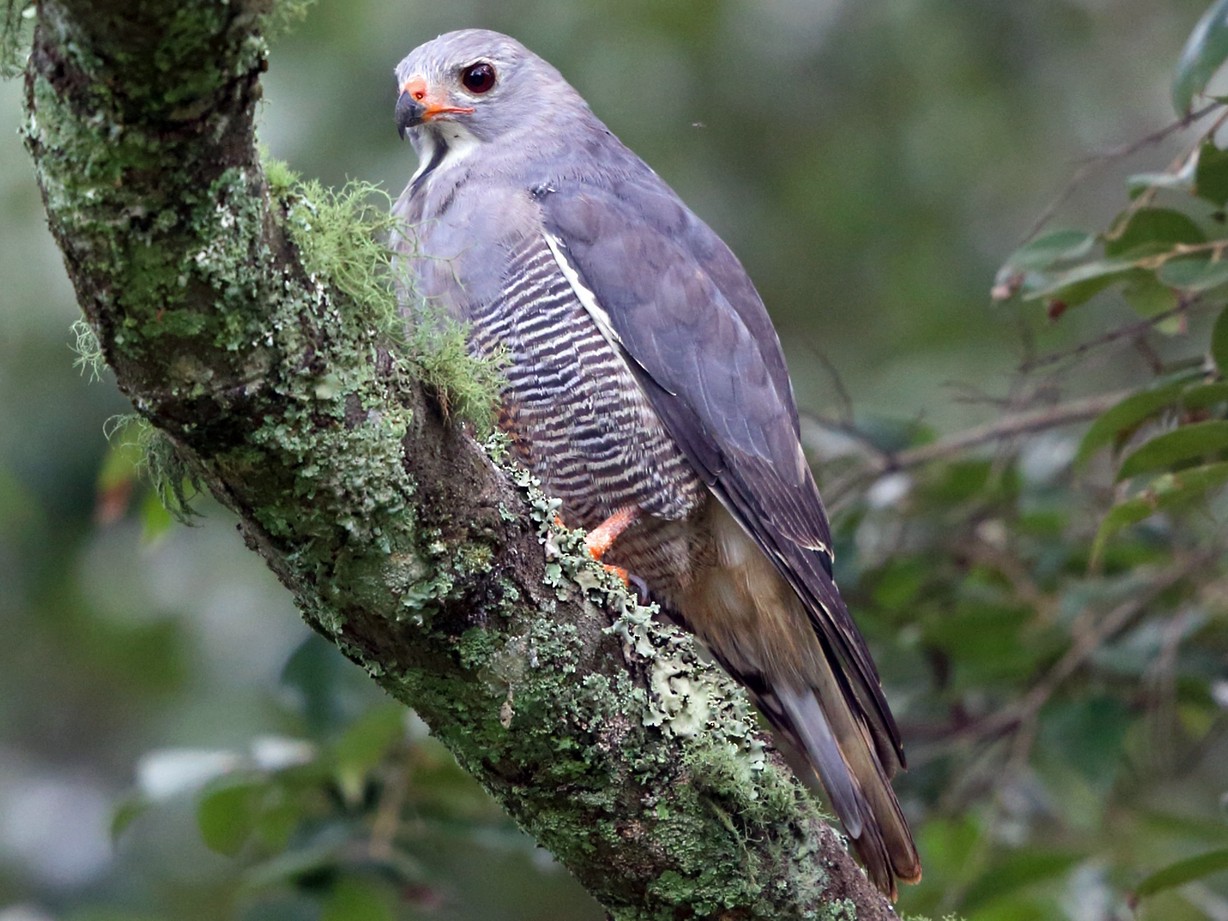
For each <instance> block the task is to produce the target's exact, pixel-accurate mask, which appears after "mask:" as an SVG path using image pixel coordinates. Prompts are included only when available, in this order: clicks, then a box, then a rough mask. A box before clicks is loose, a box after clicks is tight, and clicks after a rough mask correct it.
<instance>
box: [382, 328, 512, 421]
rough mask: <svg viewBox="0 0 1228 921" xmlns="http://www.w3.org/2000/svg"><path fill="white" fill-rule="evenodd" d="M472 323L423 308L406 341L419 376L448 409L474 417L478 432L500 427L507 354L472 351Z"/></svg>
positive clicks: (449, 411) (466, 418)
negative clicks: (498, 417)
mask: <svg viewBox="0 0 1228 921" xmlns="http://www.w3.org/2000/svg"><path fill="white" fill-rule="evenodd" d="M468 341H469V330H468V327H466V326H465V325H463V324H461V323H457V322H456V321H455V320H453V319H452V318H450V317H447V316H444V315H442V314H438V313H428V312H426V311H420V312H419V314H418V315H417V316H416V317H415V322H414V324H413V328H412V329H411V330H410V331H409V334H408V339H407V341H406V347H407V352H408V355H409V357H410V359H411V360H412V361H413V362H414V365H415V366H416V367H417V370H418V377H419V379H420V380H421V381H422V383H424V384H425V385H426V386H427V387H429V388H431V390H432V391H433V392H434V393H435V394H436V395H437V397H438V400H439V405H440V408H441V409H442V410H443V412H444V413H445V414H446V415H449V416H455V417H458V418H460V419H465V420H467V421H469V422H471V423H473V426H474V428H475V429H476V430H477V434H478V437H479V438H486V437H488V436H489V435H490V434H491V433H492V432H493V431H494V428H495V407H496V406H497V405H498V402H499V393H500V392H501V391H502V390H503V385H504V382H505V381H504V376H503V371H502V369H503V366H504V364H505V360H504V358H503V357H502V356H501V355H500V356H496V357H494V358H479V357H476V356H474V355H471V354H470V353H469V349H468Z"/></svg>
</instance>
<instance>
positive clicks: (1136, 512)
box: [1091, 463, 1228, 566]
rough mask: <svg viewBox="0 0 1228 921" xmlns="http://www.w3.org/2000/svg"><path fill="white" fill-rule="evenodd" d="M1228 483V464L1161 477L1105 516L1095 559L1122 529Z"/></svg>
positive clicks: (1095, 560) (1095, 543)
mask: <svg viewBox="0 0 1228 921" xmlns="http://www.w3.org/2000/svg"><path fill="white" fill-rule="evenodd" d="M1225 483H1228V463H1221V464H1207V465H1205V466H1203V467H1195V468H1193V469H1191V470H1182V471H1181V472H1180V473H1168V474H1165V475H1164V476H1161V477H1157V478H1156V480H1155V481H1154V482H1153V483H1151V484H1150V485H1149V486H1148V487H1147V488H1146V489H1145V490H1143V491H1142V492H1141V493H1139V494H1138V495H1136V496H1133V497H1131V498H1129V499H1127V500H1125V501H1124V502H1120V503H1118V504H1117V505H1115V506H1113V508H1112V509H1111V510H1110V511H1109V513H1108V514H1107V515H1105V517H1104V520H1103V521H1102V522H1101V523H1100V527H1099V529H1097V531H1096V538H1095V540H1093V541H1092V550H1091V562H1092V565H1093V566H1094V565H1097V564H1098V563H1099V561H1100V559H1101V557H1102V555H1103V553H1104V548H1105V545H1106V544H1107V543H1108V541H1109V539H1110V538H1111V537H1113V535H1115V534H1116V533H1117V532H1118V531H1121V530H1122V529H1124V528H1128V527H1130V526H1131V525H1135V524H1138V523H1139V522H1140V521H1144V520H1146V519H1147V518H1150V517H1151V516H1152V515H1155V514H1157V513H1158V512H1162V511H1167V510H1170V509H1174V508H1179V507H1181V506H1183V505H1188V504H1190V503H1192V502H1194V501H1196V500H1199V499H1201V498H1202V497H1203V496H1204V495H1205V494H1206V493H1207V491H1208V490H1211V489H1214V488H1216V487H1219V486H1222V485H1224V484H1225Z"/></svg>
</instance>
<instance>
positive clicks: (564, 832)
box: [25, 0, 893, 919]
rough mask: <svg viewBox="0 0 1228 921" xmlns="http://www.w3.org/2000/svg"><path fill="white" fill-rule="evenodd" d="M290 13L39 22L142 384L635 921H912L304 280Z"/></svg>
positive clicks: (85, 208)
mask: <svg viewBox="0 0 1228 921" xmlns="http://www.w3.org/2000/svg"><path fill="white" fill-rule="evenodd" d="M269 12H270V3H269V2H268V0H264V2H260V0H230V2H229V3H218V2H216V0H173V2H172V0H59V2H53V0H43V2H40V3H39V4H38V8H37V28H36V34H35V40H34V47H33V52H32V55H31V58H30V62H29V65H28V69H27V74H26V88H27V95H26V104H27V109H28V111H27V122H26V126H25V133H26V140H27V144H28V147H29V150H30V153H31V155H32V157H33V160H34V164H35V168H36V173H37V178H38V182H39V185H40V187H41V189H42V193H43V198H44V201H45V204H46V208H47V215H48V220H49V223H50V226H51V229H52V232H53V233H54V235H55V238H56V240H57V241H58V243H59V245H60V247H61V249H62V250H63V252H64V258H65V263H66V265H67V268H68V273H69V275H70V276H71V279H72V282H73V284H74V286H75V288H76V292H77V297H78V299H79V301H80V304H81V306H82V309H83V310H84V312H85V315H86V318H87V319H88V321H89V323H90V324H91V326H92V327H93V329H94V330H95V332H96V333H97V335H98V338H99V341H100V343H101V345H102V349H103V353H104V355H105V357H106V360H107V362H108V363H109V364H110V365H111V367H112V368H113V369H114V371H115V374H116V378H117V380H118V383H119V387H120V388H121V390H123V392H124V393H125V394H126V395H127V396H128V397H129V398H130V399H131V400H132V402H133V404H134V405H135V406H136V408H137V411H138V412H140V413H141V414H142V415H143V416H144V417H145V418H147V419H148V420H150V421H151V422H152V423H153V424H154V425H155V426H157V427H158V428H159V429H161V430H162V431H163V432H165V433H166V434H167V436H168V437H169V438H170V439H171V440H172V441H173V443H174V444H175V445H176V446H177V449H178V450H179V452H180V453H181V454H182V455H183V456H184V458H185V459H186V461H187V463H188V464H189V465H190V466H191V468H192V469H193V470H194V471H195V472H196V474H197V475H198V476H200V477H201V479H202V480H203V481H204V482H205V483H206V484H207V486H208V488H209V489H210V490H211V491H212V492H213V493H214V495H216V496H217V497H218V499H220V500H221V501H222V502H223V503H224V504H225V505H226V506H228V507H229V508H230V509H232V510H233V511H234V512H235V514H236V515H237V516H238V518H239V522H240V528H241V530H242V532H243V535H244V537H245V539H246V541H247V543H248V544H249V545H250V546H251V547H252V548H253V549H254V550H256V551H257V552H259V553H260V554H261V555H262V556H263V557H264V559H265V560H267V561H268V564H269V566H270V567H272V569H273V570H274V571H275V572H276V573H277V575H278V576H279V578H280V579H281V581H282V582H283V583H284V584H285V585H286V587H287V588H288V589H289V590H290V591H291V592H293V594H294V597H295V599H296V600H297V603H298V605H299V607H300V609H301V610H302V612H303V616H304V617H305V618H306V620H307V622H308V623H309V624H310V625H311V626H312V627H313V628H315V629H316V630H318V631H319V632H320V633H322V634H323V635H324V636H326V637H328V638H329V639H330V640H332V641H333V642H335V643H336V644H337V645H338V646H339V647H340V648H341V650H342V651H343V652H344V653H345V654H346V655H347V656H349V657H350V658H351V659H353V660H354V661H355V662H357V663H358V664H359V665H361V666H362V667H363V668H365V669H366V670H367V671H368V672H369V673H370V674H371V676H372V677H373V678H374V680H376V681H377V682H379V683H380V684H381V685H382V686H383V687H384V688H386V689H387V690H388V691H389V692H390V693H392V694H393V695H395V696H396V697H397V698H399V699H400V700H402V701H404V702H405V703H406V704H407V705H409V706H411V707H413V708H414V709H415V710H416V711H417V712H418V713H419V714H420V715H421V716H422V718H423V719H424V720H426V722H427V723H428V724H429V725H430V726H431V728H432V730H433V732H434V733H435V734H436V735H437V736H438V737H439V738H441V739H442V740H443V741H444V743H445V744H446V745H447V746H448V747H449V748H450V749H451V750H452V751H453V753H454V754H455V755H456V757H457V759H458V760H459V761H460V763H461V764H462V765H463V766H464V767H465V768H466V769H467V770H469V771H470V772H471V773H473V775H474V776H475V777H477V778H478V780H479V781H480V782H481V783H482V784H483V786H484V787H486V789H487V790H489V791H490V792H491V793H492V794H493V795H494V796H495V797H496V798H497V799H498V800H499V801H500V802H501V803H502V804H503V806H504V807H505V808H506V809H507V810H508V812H509V813H511V814H512V815H513V816H514V817H515V819H516V820H517V821H518V822H519V823H520V824H521V825H522V826H523V827H524V828H525V829H527V830H528V831H529V832H530V833H531V834H533V835H534V836H535V837H536V838H537V840H538V841H539V842H540V843H541V844H542V845H544V846H545V847H547V848H549V849H550V850H551V851H552V852H553V853H554V854H555V855H557V856H558V858H559V859H560V860H561V861H562V862H563V863H564V864H565V865H566V866H568V867H569V868H570V870H571V871H572V873H574V874H575V876H576V877H577V878H578V879H579V880H580V882H581V883H582V884H583V885H585V886H586V887H587V888H588V889H589V890H590V891H591V892H592V893H593V895H594V896H595V897H596V898H597V899H598V900H599V901H600V902H601V903H602V904H603V905H604V906H605V907H606V909H607V910H608V912H609V913H610V915H611V916H612V917H615V918H628V919H631V918H636V919H639V918H644V919H647V918H723V919H750V918H765V919H766V918H772V919H781V918H819V917H823V918H826V917H832V918H834V917H841V918H847V917H853V916H856V917H859V918H886V917H891V916H893V915H892V912H891V909H890V907H889V906H888V905H887V903H886V902H885V901H884V899H883V898H882V896H881V895H879V894H878V893H877V892H876V891H875V890H874V889H873V888H872V887H871V886H870V885H869V884H868V883H867V881H866V879H865V877H864V875H863V874H862V873H861V871H860V870H859V869H858V868H857V867H856V866H855V864H853V862H852V861H851V860H850V858H849V857H848V856H847V854H846V853H845V852H844V849H843V847H842V845H841V843H840V839H839V836H838V835H837V834H836V833H835V832H834V831H833V830H832V829H831V828H829V827H828V826H826V825H825V824H824V823H823V820H822V818H821V815H820V812H819V809H818V807H817V805H816V804H815V802H814V800H813V799H812V798H811V797H810V796H809V795H808V794H807V793H806V792H805V791H804V789H803V788H802V786H801V785H800V784H798V782H797V781H796V780H795V779H794V778H793V777H792V775H791V774H790V773H789V771H788V769H787V768H785V767H783V766H782V765H781V763H780V762H779V759H778V758H777V757H776V756H775V754H774V753H772V752H770V751H769V750H767V749H765V747H764V743H763V741H762V739H761V736H760V734H759V732H758V730H757V729H756V723H755V719H754V714H753V711H752V710H751V709H750V707H749V705H748V704H747V702H746V697H745V695H744V694H743V693H742V692H741V691H740V690H739V689H738V688H736V687H735V686H734V685H733V684H732V683H731V682H730V681H729V679H728V678H726V677H725V676H724V675H723V674H722V673H720V672H719V671H718V670H717V669H715V668H714V667H712V666H711V665H708V664H706V663H705V662H703V661H702V660H701V659H700V658H699V657H697V655H696V653H695V650H694V649H693V646H692V642H691V640H690V639H689V638H688V637H686V636H684V635H683V634H681V633H679V632H678V631H677V630H675V629H674V628H672V627H670V626H668V625H663V624H660V623H658V622H656V621H655V620H654V619H653V618H652V616H651V614H650V613H649V612H648V611H647V610H645V609H643V608H640V607H637V606H636V604H635V603H634V602H633V601H632V600H630V599H629V598H628V597H627V595H626V593H625V592H623V591H622V590H621V588H620V587H619V586H618V585H616V584H614V583H612V582H610V581H609V579H608V577H607V576H606V575H605V574H604V573H603V572H602V571H601V570H600V569H599V568H597V567H595V566H593V565H592V564H591V563H590V562H589V561H588V560H587V558H586V557H585V556H584V554H583V552H582V548H581V547H580V545H579V543H578V538H577V537H576V536H574V535H571V534H568V533H565V532H561V531H559V530H558V529H556V527H555V526H554V523H553V520H552V519H553V514H552V505H551V503H550V502H549V500H547V499H546V497H544V496H543V495H542V494H541V493H540V492H538V491H537V490H536V489H535V488H534V486H533V484H532V483H531V481H530V479H529V477H528V476H527V475H526V474H525V473H524V472H523V471H518V470H516V469H515V468H514V467H512V466H510V465H509V463H508V462H507V461H505V460H502V459H498V458H494V459H492V456H491V454H490V453H488V452H486V451H484V450H483V448H482V446H481V445H479V444H478V443H477V442H476V441H475V440H474V439H473V438H472V437H471V435H469V434H468V433H467V432H466V430H465V428H464V427H463V426H460V425H456V424H449V423H448V422H447V420H446V419H444V418H443V414H442V413H441V412H440V411H439V408H438V405H437V404H436V403H435V402H434V401H433V400H432V397H431V394H430V393H429V392H428V391H427V390H426V389H425V388H424V387H423V386H422V385H421V384H419V383H418V382H417V381H416V380H415V379H414V378H413V375H412V373H411V370H410V367H411V366H410V365H409V364H408V363H406V362H405V361H404V360H402V359H401V358H399V357H398V354H397V350H396V348H395V347H391V346H390V345H389V343H388V342H386V341H383V340H382V339H381V336H380V334H379V333H378V331H377V330H378V328H379V325H380V324H379V322H378V318H375V317H373V316H372V315H371V313H370V308H369V306H367V305H364V304H361V303H355V302H354V301H353V300H352V299H349V298H347V296H346V295H345V294H343V293H342V292H341V290H339V289H338V288H337V287H336V286H335V285H333V284H331V283H330V282H329V281H328V279H321V278H319V277H316V276H313V275H311V274H310V273H309V272H308V270H307V269H306V268H305V266H304V264H303V260H302V258H301V254H300V251H299V249H298V248H297V247H296V245H295V242H294V239H295V238H294V235H293V233H292V232H291V230H290V229H289V228H288V224H287V206H286V204H285V201H284V200H283V199H282V198H281V197H279V196H278V195H276V194H273V193H271V192H270V188H269V184H268V183H267V182H266V177H265V174H264V172H263V171H262V169H261V166H260V163H259V159H258V157H257V154H256V152H255V144H254V130H253V122H252V117H253V107H254V105H255V103H256V100H257V99H258V98H259V95H260V82H259V77H260V74H261V73H262V71H263V70H264V69H265V60H266V59H265V46H264V43H263V40H262V38H261V28H262V22H263V18H264V17H265V16H266V15H267V14H268V13H269ZM496 453H497V452H496Z"/></svg>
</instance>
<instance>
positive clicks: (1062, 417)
mask: <svg viewBox="0 0 1228 921" xmlns="http://www.w3.org/2000/svg"><path fill="white" fill-rule="evenodd" d="M1128 393H1129V391H1124V390H1123V391H1118V392H1116V393H1102V394H1098V395H1096V396H1093V397H1084V398H1082V399H1079V400H1072V401H1071V402H1069V403H1060V404H1058V405H1056V406H1046V407H1045V408H1044V409H1031V410H1027V411H1025V412H1021V413H1016V414H1013V415H1009V416H1004V417H1003V418H1001V419H995V420H994V421H993V422H987V423H985V424H984V425H978V426H975V427H973V428H970V429H968V430H967V431H964V432H959V433H957V434H955V435H951V436H948V437H947V438H941V439H939V440H938V441H935V442H933V443H932V444H928V445H921V446H919V447H916V448H909V449H908V450H906V451H899V452H896V453H890V454H886V455H884V457H883V459H881V460H880V461H879V462H878V464H879V466H880V469H878V470H876V471H874V475H875V476H880V475H882V474H884V473H887V472H893V471H897V470H907V469H909V468H912V467H920V466H922V465H924V464H929V463H932V462H934V461H938V460H945V459H947V458H950V457H955V456H958V455H960V454H963V453H964V452H965V451H967V450H968V449H969V448H974V447H976V446H977V445H982V444H988V443H991V442H998V441H1003V440H1005V439H1008V438H1014V437H1015V436H1017V435H1025V434H1028V433H1029V432H1043V431H1046V430H1047V429H1053V428H1059V427H1061V426H1063V425H1071V424H1073V423H1075V422H1086V421H1087V420H1089V419H1094V418H1096V417H1097V416H1099V415H1100V414H1101V413H1103V412H1105V411H1106V410H1108V409H1110V408H1111V407H1113V406H1114V405H1116V404H1117V403H1119V402H1120V401H1121V400H1122V398H1123V397H1125V396H1126V395H1127V394H1128Z"/></svg>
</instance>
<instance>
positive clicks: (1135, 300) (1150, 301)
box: [1121, 274, 1181, 334]
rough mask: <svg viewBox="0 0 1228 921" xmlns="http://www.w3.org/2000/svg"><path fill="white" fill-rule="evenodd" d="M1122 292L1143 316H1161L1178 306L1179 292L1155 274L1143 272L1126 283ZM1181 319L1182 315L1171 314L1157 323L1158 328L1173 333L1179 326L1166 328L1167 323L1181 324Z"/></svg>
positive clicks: (1136, 311) (1127, 300)
mask: <svg viewBox="0 0 1228 921" xmlns="http://www.w3.org/2000/svg"><path fill="white" fill-rule="evenodd" d="M1121 293H1122V296H1123V297H1124V298H1125V299H1126V302H1127V303H1128V304H1129V305H1130V306H1131V307H1133V308H1134V311H1135V313H1137V314H1138V315H1139V316H1142V317H1155V316H1159V315H1160V314H1162V313H1165V312H1167V311H1169V310H1172V309H1173V308H1174V307H1176V306H1177V293H1176V292H1175V291H1173V289H1172V288H1170V287H1167V286H1166V285H1163V284H1161V283H1160V282H1159V281H1157V280H1156V276H1154V275H1148V274H1141V275H1140V277H1139V278H1137V279H1135V280H1134V281H1132V282H1131V283H1130V284H1128V285H1126V286H1125V287H1124V288H1123V289H1122V292H1121ZM1180 321H1181V317H1180V316H1171V317H1168V318H1166V319H1165V321H1164V322H1163V323H1159V324H1157V325H1156V329H1158V330H1160V331H1161V332H1165V333H1169V334H1173V333H1176V332H1179V331H1180V330H1179V328H1178V329H1172V330H1169V329H1167V328H1166V327H1167V325H1168V324H1169V323H1173V322H1176V323H1177V324H1178V326H1179V324H1180Z"/></svg>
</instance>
